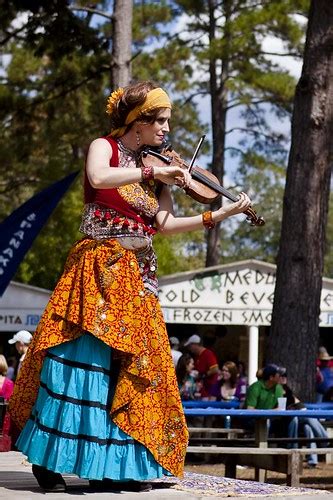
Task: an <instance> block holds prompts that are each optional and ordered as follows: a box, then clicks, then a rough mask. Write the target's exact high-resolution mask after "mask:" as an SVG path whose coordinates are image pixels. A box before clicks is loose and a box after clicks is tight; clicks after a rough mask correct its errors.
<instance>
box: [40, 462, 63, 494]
mask: <svg viewBox="0 0 333 500" xmlns="http://www.w3.org/2000/svg"><path fill="white" fill-rule="evenodd" d="M32 473H33V475H34V476H35V478H36V479H37V482H38V484H39V486H40V487H41V488H42V489H43V490H44V491H47V492H50V491H56V492H63V491H66V483H65V481H64V479H63V477H62V475H61V474H59V473H58V472H53V471H52V470H48V469H46V468H45V467H41V466H40V465H36V464H32Z"/></svg>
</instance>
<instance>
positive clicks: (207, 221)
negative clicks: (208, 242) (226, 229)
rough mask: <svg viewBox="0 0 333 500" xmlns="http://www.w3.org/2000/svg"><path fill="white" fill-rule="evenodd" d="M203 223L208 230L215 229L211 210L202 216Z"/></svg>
mask: <svg viewBox="0 0 333 500" xmlns="http://www.w3.org/2000/svg"><path fill="white" fill-rule="evenodd" d="M202 223H203V225H204V226H205V227H206V228H207V229H213V227H215V222H214V221H213V218H212V212H211V210H209V211H208V212H204V213H203V214H202Z"/></svg>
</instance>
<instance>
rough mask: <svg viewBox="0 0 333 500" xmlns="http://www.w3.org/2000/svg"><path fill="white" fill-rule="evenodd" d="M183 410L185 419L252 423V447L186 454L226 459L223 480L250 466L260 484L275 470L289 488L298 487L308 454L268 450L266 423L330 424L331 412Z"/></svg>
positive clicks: (320, 451) (200, 448) (202, 449)
mask: <svg viewBox="0 0 333 500" xmlns="http://www.w3.org/2000/svg"><path fill="white" fill-rule="evenodd" d="M214 406H215V407H209V406H208V407H206V408H193V407H192V408H186V407H185V408H184V412H185V415H186V416H206V417H209V416H221V417H226V416H230V417H231V418H232V417H237V418H240V419H243V418H244V419H254V434H255V446H254V447H248V446H238V447H230V446H223V447H222V446H189V447H188V452H189V453H214V454H217V453H219V454H221V455H223V456H224V458H225V459H226V475H227V477H236V465H237V464H241V465H250V466H253V467H255V469H256V473H255V476H256V479H257V480H260V481H263V480H264V470H275V471H277V472H284V473H286V474H287V483H288V484H289V485H290V486H296V485H298V484H299V477H300V474H301V472H302V458H303V456H304V455H306V454H309V449H308V448H305V449H304V448H292V449H286V448H269V447H268V420H271V419H274V418H281V417H282V418H290V417H308V418H320V419H329V420H333V410H332V409H323V408H322V409H303V410H247V409H236V408H230V409H225V408H219V407H217V406H216V405H214ZM316 453H318V454H327V453H333V448H318V449H316Z"/></svg>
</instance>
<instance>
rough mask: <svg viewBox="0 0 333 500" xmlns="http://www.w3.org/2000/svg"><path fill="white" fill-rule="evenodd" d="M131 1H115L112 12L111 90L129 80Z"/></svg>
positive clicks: (125, 83)
mask: <svg viewBox="0 0 333 500" xmlns="http://www.w3.org/2000/svg"><path fill="white" fill-rule="evenodd" d="M132 19H133V1H132V0H115V1H114V10H113V35H112V68H111V88H112V89H115V88H117V87H124V86H126V85H128V84H129V83H130V80H131V57H132Z"/></svg>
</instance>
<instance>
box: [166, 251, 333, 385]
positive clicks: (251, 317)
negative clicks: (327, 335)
mask: <svg viewBox="0 0 333 500" xmlns="http://www.w3.org/2000/svg"><path fill="white" fill-rule="evenodd" d="M275 274H276V266H275V265H273V264H269V263H267V262H261V261H257V260H245V261H240V262H233V263H231V264H225V265H220V266H213V267H207V268H203V269H198V270H196V271H189V272H185V273H177V274H173V275H169V276H164V277H162V278H160V280H159V281H160V300H161V305H162V309H163V313H164V318H165V321H166V322H167V323H171V324H172V323H178V324H179V323H182V324H186V323H189V324H197V325H244V326H246V328H247V330H248V341H249V349H248V372H249V373H248V375H249V381H250V383H251V382H253V381H255V379H256V377H255V374H256V371H257V369H258V352H259V327H260V326H265V325H270V323H271V315H272V307H273V300H274V289H275ZM320 326H321V327H329V326H333V280H332V279H328V278H323V287H322V294H321V315H320Z"/></svg>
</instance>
